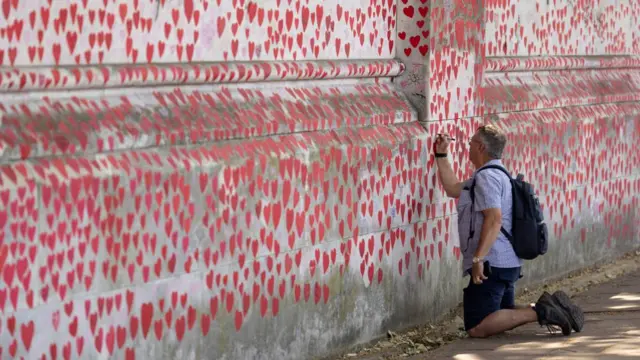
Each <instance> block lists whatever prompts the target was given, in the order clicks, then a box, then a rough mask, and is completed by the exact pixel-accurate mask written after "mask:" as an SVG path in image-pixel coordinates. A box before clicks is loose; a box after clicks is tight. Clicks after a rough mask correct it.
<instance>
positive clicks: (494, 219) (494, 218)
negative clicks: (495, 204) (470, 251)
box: [474, 208, 502, 258]
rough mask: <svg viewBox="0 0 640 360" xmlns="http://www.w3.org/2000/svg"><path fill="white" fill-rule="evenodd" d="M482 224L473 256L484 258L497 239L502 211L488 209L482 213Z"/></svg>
mask: <svg viewBox="0 0 640 360" xmlns="http://www.w3.org/2000/svg"><path fill="white" fill-rule="evenodd" d="M482 214H483V215H484V222H483V223H482V231H481V232H480V242H479V243H478V248H477V249H476V252H475V254H474V256H476V257H479V258H484V257H485V256H487V254H488V253H489V250H491V247H492V246H493V243H495V242H496V239H498V235H499V234H500V228H501V227H502V210H500V209H496V208H490V209H486V210H483V211H482Z"/></svg>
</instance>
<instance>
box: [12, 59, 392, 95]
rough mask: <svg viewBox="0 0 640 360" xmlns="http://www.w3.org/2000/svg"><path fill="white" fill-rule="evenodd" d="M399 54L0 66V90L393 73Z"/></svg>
mask: <svg viewBox="0 0 640 360" xmlns="http://www.w3.org/2000/svg"><path fill="white" fill-rule="evenodd" d="M403 70H404V65H403V64H402V63H401V62H400V61H398V60H392V59H390V60H336V61H274V62H224V63H194V64H141V65H112V66H109V65H91V66H62V67H57V66H55V67H54V66H40V67H16V68H0V92H18V91H53V90H80V89H90V88H120V87H134V86H138V87H150V86H151V87H153V86H167V85H197V84H229V83H247V82H260V81H293V80H328V79H347V78H375V77H393V76H397V75H399V74H401V73H402V71H403Z"/></svg>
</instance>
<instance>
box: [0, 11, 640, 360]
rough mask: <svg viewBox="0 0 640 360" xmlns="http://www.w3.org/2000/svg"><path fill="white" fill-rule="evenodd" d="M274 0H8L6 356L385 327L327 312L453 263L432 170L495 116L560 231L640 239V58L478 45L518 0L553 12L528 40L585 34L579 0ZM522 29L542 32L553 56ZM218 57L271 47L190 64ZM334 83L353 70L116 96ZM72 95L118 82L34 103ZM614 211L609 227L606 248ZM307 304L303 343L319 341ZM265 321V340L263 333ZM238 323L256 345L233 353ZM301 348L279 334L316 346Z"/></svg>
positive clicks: (3, 131)
mask: <svg viewBox="0 0 640 360" xmlns="http://www.w3.org/2000/svg"><path fill="white" fill-rule="evenodd" d="M258 3H259V2H257V1H254V2H251V1H242V0H210V1H193V2H190V1H170V0H166V1H155V0H154V1H147V0H137V1H133V0H132V1H94V0H79V1H70V2H68V4H63V3H62V2H54V1H39V2H38V1H28V2H27V1H25V0H7V1H0V5H1V7H2V8H1V15H0V16H1V17H2V19H4V20H3V21H4V22H3V23H0V54H3V55H1V56H0V57H2V64H4V65H5V66H7V65H14V66H16V68H14V69H11V70H10V71H9V70H7V71H3V73H2V74H0V75H1V77H2V80H0V82H1V83H2V84H4V86H3V89H4V90H11V91H16V90H23V91H25V92H17V91H16V94H14V95H11V96H10V95H8V94H6V93H5V94H2V95H1V96H2V98H0V100H1V101H0V106H1V107H2V108H1V110H2V111H3V117H2V119H1V123H0V154H1V156H0V239H2V242H1V243H0V267H1V268H2V274H1V275H0V276H1V280H2V282H1V284H2V286H0V357H2V358H4V357H9V358H25V359H30V358H38V359H40V358H43V359H57V358H63V359H70V358H95V357H98V356H102V357H111V358H124V359H135V358H138V359H143V358H144V359H147V358H154V359H155V358H160V357H162V356H167V355H166V354H171V356H172V357H173V358H176V357H181V356H195V357H196V358H204V357H207V356H208V355H209V356H210V354H221V353H228V354H232V355H235V357H236V358H246V357H250V356H248V355H247V354H254V353H255V352H254V351H256V349H255V347H256V346H264V348H263V349H261V350H262V351H265V352H270V354H276V353H278V352H277V350H273V349H272V347H275V346H276V345H273V344H275V343H276V342H277V341H278V340H279V339H276V338H275V335H273V334H275V333H278V331H271V330H270V329H271V328H265V329H266V330H265V329H263V328H260V326H263V325H264V324H269V321H271V320H274V319H291V318H294V317H285V316H283V314H287V315H290V314H292V313H295V312H296V311H300V312H310V311H318V312H319V313H322V316H324V317H318V318H317V319H320V320H321V321H318V322H319V323H321V326H323V330H325V331H324V333H331V332H334V331H335V332H336V333H339V331H340V329H344V328H356V329H357V331H363V330H362V328H375V327H376V326H378V325H379V326H380V328H382V321H380V323H376V322H375V321H378V320H374V319H373V318H372V317H362V318H360V319H358V321H357V322H356V321H354V323H349V322H348V320H344V319H345V317H340V316H335V317H331V319H328V317H330V316H331V314H333V313H331V311H330V310H331V305H332V304H338V306H337V307H340V308H341V309H342V310H341V311H349V310H350V309H347V306H346V305H345V303H346V301H347V300H345V299H346V298H349V297H355V296H357V294H358V293H357V292H358V291H362V294H364V295H363V297H362V298H364V296H366V294H368V293H367V292H366V291H375V290H380V291H383V292H385V293H387V294H388V293H394V295H398V294H397V292H398V291H402V290H399V289H404V288H406V293H400V294H399V297H409V296H408V294H412V292H413V294H415V291H416V290H415V289H419V290H425V291H424V293H425V294H426V295H425V296H430V295H429V294H430V292H429V290H432V289H434V288H437V287H438V286H440V285H439V284H440V282H439V281H438V280H439V279H438V276H439V274H441V271H443V270H442V269H454V268H455V269H457V268H458V265H459V263H458V261H459V259H460V256H461V254H460V249H459V247H458V246H457V244H458V242H457V239H455V238H454V237H453V236H452V235H450V234H456V229H455V226H457V225H456V223H457V221H456V218H455V217H456V214H455V202H454V201H452V200H449V199H446V198H445V197H444V194H443V192H442V189H441V188H440V186H439V184H438V181H437V177H436V174H435V171H434V166H433V165H434V159H433V157H432V156H431V147H432V136H431V134H435V133H439V132H449V133H452V134H454V136H455V137H456V138H457V139H458V141H456V142H455V144H454V145H453V147H452V148H453V151H452V157H453V160H454V170H455V172H456V174H457V175H458V177H459V178H466V177H468V176H469V175H470V174H471V169H470V168H469V166H468V165H469V164H468V162H467V161H466V157H467V156H468V149H467V146H466V139H468V138H469V137H470V136H471V134H472V133H473V132H474V129H475V128H476V127H477V126H478V125H480V124H482V123H484V122H487V121H492V122H495V123H496V124H498V125H499V126H501V127H503V128H505V129H506V130H507V132H508V134H509V142H510V144H514V145H511V146H510V147H508V149H507V155H506V156H505V157H506V163H507V165H508V166H509V168H511V169H514V171H519V172H523V173H524V174H525V175H526V176H527V178H528V179H531V180H532V181H533V182H534V183H535V184H536V188H537V189H538V190H539V191H540V194H541V198H543V199H544V204H545V212H546V217H547V219H548V220H549V223H550V229H551V232H552V234H553V235H554V241H555V242H556V243H558V242H565V243H568V242H571V241H574V242H576V243H580V244H586V243H587V242H588V241H591V242H597V245H598V246H600V243H602V242H603V243H604V244H605V245H604V246H603V247H606V246H609V247H610V246H613V245H614V244H615V242H618V241H620V242H622V241H625V240H626V239H637V238H638V237H639V236H640V234H638V231H639V230H638V228H637V226H636V227H634V224H637V223H638V222H639V220H638V214H637V213H634V209H637V208H638V206H640V196H638V194H639V193H640V178H639V177H638V173H637V169H638V165H639V164H640V155H639V154H640V148H638V146H639V145H638V142H637V141H634V140H635V138H634V133H633V131H629V129H639V128H640V116H638V114H639V113H640V109H639V108H638V106H637V105H636V104H635V102H637V100H638V99H637V94H638V91H637V86H636V85H638V84H639V83H638V81H637V76H636V75H634V74H633V73H632V72H631V70H628V68H633V67H637V66H638V64H637V60H634V59H629V58H624V59H623V58H612V57H610V58H606V59H605V58H603V59H590V58H582V57H574V58H565V57H546V58H539V59H537V60H535V61H534V60H531V59H517V60H513V59H508V58H486V57H485V55H490V54H489V53H490V52H492V51H493V54H494V55H495V54H496V53H495V51H497V50H495V49H497V47H496V45H495V44H497V43H498V42H491V39H490V36H487V35H486V34H485V27H486V28H487V29H489V28H490V27H493V28H497V29H504V30H499V31H498V33H499V36H508V37H509V39H510V37H511V33H512V30H511V29H512V25H509V24H508V23H505V22H506V21H512V19H515V18H517V16H515V15H514V14H521V15H522V14H525V13H527V14H528V13H530V12H529V11H527V9H528V8H527V6H537V7H539V8H540V9H541V10H540V11H541V13H543V14H545V15H544V16H541V17H540V18H539V19H538V20H536V21H534V22H532V24H539V25H535V26H536V27H534V28H532V29H533V30H529V28H523V30H521V31H520V32H521V34H519V35H518V34H517V31H516V32H515V35H513V36H516V35H517V36H521V38H520V39H521V43H522V44H524V34H527V36H530V35H531V34H532V33H529V32H530V31H533V32H536V31H537V30H538V27H540V26H544V27H545V29H546V27H550V28H551V29H553V28H556V27H558V26H559V27H560V28H562V24H565V28H567V27H568V26H569V27H572V28H575V29H577V30H574V32H573V33H572V35H564V34H569V33H561V32H555V33H553V34H551V35H549V34H550V33H547V32H545V33H544V35H545V36H546V37H547V38H551V39H550V40H549V47H550V48H549V52H552V49H553V45H554V44H555V43H558V44H560V43H563V44H564V41H569V43H570V42H571V41H573V40H572V39H573V38H574V37H575V36H576V35H575V34H576V33H578V32H579V31H580V29H583V30H582V31H583V32H584V31H585V30H584V29H591V28H589V27H588V26H587V27H582V28H581V27H580V26H582V25H580V26H578V25H575V26H574V25H572V23H571V20H570V19H569V18H568V15H566V14H568V13H570V10H571V9H574V8H576V7H580V6H583V5H582V4H577V5H576V4H574V2H572V1H558V3H560V4H559V5H554V6H556V7H554V8H550V7H547V5H544V4H543V3H546V2H544V1H535V2H531V4H533V5H527V4H528V3H526V2H524V1H511V2H508V1H485V2H480V1H477V2H476V1H474V2H461V1H440V0H433V1H431V0H398V1H397V2H396V1H389V0H384V1H377V0H367V1H353V2H349V4H346V3H345V2H339V1H314V0H302V1H293V0H292V1H289V0H273V1H267V2H264V3H262V2H260V4H261V5H260V6H258V5H257V4H258ZM482 3H484V4H485V7H484V8H482V7H480V5H479V4H482ZM582 3H584V2H582ZM601 3H602V6H600V7H599V9H609V8H610V6H609V5H607V4H608V3H606V2H604V1H602V2H601ZM605 3H606V4H605ZM396 7H397V10H396ZM563 9H566V10H563ZM576 9H577V8H576ZM580 9H581V8H580ZM543 10H544V11H543ZM596 10H597V9H596ZM596 10H591V12H592V13H597V11H596ZM571 11H573V10H571ZM576 11H578V10H576ZM580 11H583V12H584V11H585V10H580ZM594 11H595V12H594ZM636 11H637V9H635V8H634V7H630V6H628V5H625V4H622V5H620V6H619V7H618V8H616V9H614V10H613V11H612V12H611V14H612V15H610V16H611V17H610V18H607V19H610V20H606V19H605V21H603V22H602V24H604V25H602V28H600V29H601V30H602V31H603V34H605V35H603V36H605V37H607V39H609V40H607V41H610V42H608V43H606V45H602V48H598V47H597V46H596V45H593V44H592V45H585V46H586V47H585V49H586V48H587V47H589V49H592V48H593V49H594V50H593V51H595V52H598V51H605V52H615V51H616V50H617V49H620V47H618V45H616V44H618V43H619V41H620V40H619V39H620V37H616V38H612V37H609V36H608V35H606V34H609V33H610V32H612V31H613V30H612V28H611V27H610V25H608V24H609V23H610V22H611V21H618V22H619V21H620V19H622V18H624V19H630V18H631V15H632V14H634V12H636ZM604 13H605V14H608V13H609V12H604ZM451 14H458V15H457V16H450V15H451ZM546 14H548V15H546ZM585 14H586V13H585ZM307 16H308V17H307ZM584 16H586V15H584ZM606 16H609V15H606ZM319 19H321V20H322V21H319ZM548 19H549V20H548ZM554 19H555V20H557V19H566V21H564V20H563V22H562V23H558V21H556V22H555V23H554V22H553V20H554ZM396 21H397V24H396ZM518 21H521V22H522V21H523V18H522V16H520V20H518ZM549 21H550V22H549ZM625 21H626V20H625ZM630 21H636V20H633V19H632V20H630ZM543 22H544V24H543ZM566 24H569V25H566ZM523 26H524V25H523ZM527 26H529V25H527ZM531 26H533V25H531ZM396 28H397V38H396ZM579 28H580V29H579ZM514 29H515V28H514ZM518 29H520V28H518ZM540 29H542V28H540ZM594 29H595V28H594ZM514 31H515V30H514ZM625 31H626V30H625ZM625 31H622V32H624V33H625V34H623V35H624V36H623V37H624V39H625V40H624V48H625V49H627V50H625V51H628V49H634V50H633V51H636V50H635V49H637V45H635V44H637V38H636V35H635V34H633V33H632V32H625ZM196 34H197V35H196ZM554 36H556V37H557V38H553V37H554ZM621 36H622V35H621ZM565 37H568V39H569V40H564V39H565ZM196 38H197V39H196ZM299 39H301V40H299ZM531 39H534V37H531V38H530V39H529V37H527V41H528V42H527V43H526V44H527V45H526V46H525V47H526V48H529V47H530V45H528V44H529V42H530V41H535V44H536V46H535V47H534V48H532V49H533V50H536V51H538V50H539V51H543V50H540V49H544V51H547V46H546V45H545V46H542V45H540V43H539V42H538V40H531ZM536 39H537V38H536ZM32 40H33V41H32ZM299 42H301V43H302V45H300V44H299ZM161 43H162V44H164V45H162V46H161ZM252 44H253V45H252ZM267 44H268V46H267ZM594 44H595V43H594ZM629 44H632V45H629ZM207 46H211V47H212V48H213V49H214V50H216V51H211V48H207ZM598 46H600V45H598ZM161 48H162V50H161ZM267 48H268V49H267ZM396 48H397V52H398V54H397V55H398V56H399V57H401V58H402V60H403V61H405V62H406V64H407V72H406V73H404V74H403V75H402V77H401V78H399V79H395V80H394V84H399V88H400V89H402V91H404V92H406V93H407V94H408V95H409V96H410V97H411V96H414V99H412V101H413V100H415V97H417V98H421V99H422V100H420V101H421V102H417V103H416V102H414V103H413V104H414V105H416V104H419V106H420V107H419V108H418V111H420V112H421V113H422V114H428V117H426V118H424V117H423V119H428V120H432V121H429V122H428V123H426V125H425V126H424V127H423V126H422V125H418V124H416V123H415V120H416V119H417V115H416V109H414V108H412V107H411V106H410V105H409V104H408V103H407V101H405V100H404V98H403V97H402V95H401V94H399V93H398V91H396V90H395V89H394V88H393V87H392V86H391V84H390V83H389V82H388V81H386V80H384V79H380V78H378V77H385V76H389V75H394V74H397V73H399V72H400V71H401V69H402V66H401V65H399V64H398V63H397V62H394V61H390V60H389V61H384V59H380V58H391V57H393V56H394V54H395V53H396ZM276 49H277V50H276ZM304 49H306V53H305V50H304ZM316 49H317V50H316ZM491 49H494V50H491ZM567 49H568V47H567ZM598 49H601V50H598ZM509 51H510V50H509ZM514 51H515V50H514ZM521 51H522V50H521V47H519V48H518V49H517V53H518V54H519V53H520V52H521ZM585 51H586V50H585ZM589 51H591V50H589ZM635 53H637V51H636V52H635ZM317 58H318V59H343V60H349V59H357V58H374V59H376V60H375V61H369V62H367V61H360V60H359V61H354V62H351V63H349V62H341V63H340V62H337V61H336V62H332V61H329V62H326V63H317V62H313V61H312V60H314V59H317ZM283 59H284V60H288V61H286V62H285V61H280V60H283ZM224 60H229V61H231V60H239V61H240V60H242V61H245V60H270V61H271V60H278V62H273V63H269V64H267V65H265V66H263V64H260V63H247V64H241V63H239V62H238V63H234V64H231V63H222V64H205V65H201V64H196V65H192V64H187V63H188V62H189V61H192V62H196V61H224ZM293 60H297V61H293ZM301 60H305V62H302V61H301ZM101 62H102V63H105V64H107V63H108V64H121V65H122V66H121V67H120V66H115V65H114V66H109V65H104V66H101V65H100V63H101ZM147 62H153V63H162V64H158V65H145V63H147ZM177 62H181V63H182V64H169V63H177ZM132 63H137V64H133V65H132ZM55 64H61V65H65V67H63V68H53V67H50V66H52V65H55ZM86 64H91V66H86V67H85V66H80V65H86ZM125 64H128V65H127V66H125ZM26 65H39V66H41V67H42V70H38V72H36V71H32V70H31V69H30V68H27V67H25V66H26ZM47 66H49V67H47ZM625 68H627V69H626V70H625ZM508 70H518V71H519V72H520V74H518V73H510V72H508ZM555 70H561V71H559V72H557V73H554V74H551V75H550V74H547V73H545V72H548V71H555ZM531 73H535V76H530V74H531ZM32 74H34V75H32ZM250 74H251V75H250ZM344 74H347V75H344ZM342 76H344V77H351V78H354V77H373V78H376V79H375V80H372V79H359V80H354V79H349V80H345V79H340V80H336V79H339V78H340V77H342ZM325 78H331V79H333V80H334V81H336V82H334V83H329V84H323V85H319V84H318V83H314V84H305V85H301V84H299V83H298V84H296V83H291V82H288V83H276V85H273V84H269V85H264V84H259V85H253V86H245V85H239V86H235V85H230V84H225V85H223V86H217V87H211V86H208V87H207V86H190V87H186V86H185V87H177V88H173V89H167V88H166V87H165V88H159V89H143V88H135V87H134V88H133V89H125V90H122V89H117V87H118V86H124V85H126V86H140V85H163V84H165V85H170V86H176V85H180V84H187V83H188V84H206V83H210V82H216V83H230V82H247V81H249V80H258V79H259V80H270V81H273V80H296V79H303V80H320V79H325ZM232 79H233V80H232ZM572 81H577V82H579V84H580V86H579V87H578V86H575V84H573V86H572V85H571V84H568V83H570V82H572ZM74 87H75V88H76V89H77V88H90V87H97V88H101V87H107V88H116V89H111V90H109V91H104V92H100V91H96V92H88V91H87V92H83V93H79V92H74V93H71V95H65V94H60V93H57V94H56V93H50V94H47V96H45V97H43V98H42V99H38V100H37V101H36V100H29V96H33V97H35V95H32V94H30V93H29V92H28V91H38V90H49V89H69V88H74ZM603 89H607V90H606V91H604V90H603ZM567 105H581V106H567ZM486 114H496V115H495V116H492V117H490V118H487V117H485V116H484V115H486ZM436 120H437V121H436ZM621 134H622V135H621ZM515 144H519V145H521V147H518V146H515ZM580 212H583V213H597V216H596V217H594V218H593V219H596V221H601V222H602V223H594V222H593V219H591V220H592V222H589V219H581V218H580V217H578V216H576V214H577V213H580ZM600 228H606V234H605V235H606V236H607V239H606V240H600V239H598V240H595V239H592V237H594V236H595V235H592V234H597V236H600V235H602V234H603V233H602V232H601V231H600ZM448 274H449V273H448ZM450 274H455V275H458V273H457V272H455V271H452V272H451V273H450ZM353 279H355V280H353ZM354 284H355V285H356V286H354V287H353V288H345V287H346V286H348V285H351V286H353V285H354ZM404 284H411V286H404ZM354 293H355V294H356V295H354ZM405 295H407V296H405ZM447 296H448V295H447ZM362 298H358V299H360V300H361V299H362ZM360 302H361V303H364V304H365V306H370V304H368V303H367V301H360ZM371 306H372V305H371ZM420 306H422V307H428V306H430V303H429V302H425V303H424V304H421V305H420ZM318 309H320V310H318ZM369 309H370V308H369V307H367V310H369ZM416 310H420V309H416ZM393 311H400V310H398V309H389V312H393ZM381 316H382V315H381ZM336 319H339V320H340V321H336ZM363 319H364V320H363ZM376 319H377V318H376ZM383 320H387V319H383ZM300 321H301V322H300V323H296V324H293V325H292V326H294V327H296V329H297V330H298V332H297V333H296V334H297V336H296V337H297V338H298V339H302V340H296V339H294V340H292V341H299V342H300V343H298V344H301V343H302V342H304V339H305V336H309V334H311V333H312V332H313V331H309V332H305V330H304V329H302V326H300V325H301V324H302V321H304V320H300ZM278 325H279V326H283V324H278ZM363 325H365V326H363ZM264 326H268V325H264ZM256 328H257V329H260V330H259V331H261V338H264V339H266V341H268V344H266V345H264V344H259V345H256V342H255V337H254V336H251V334H252V333H251V332H250V331H251V329H256ZM280 330H281V328H280ZM313 336H314V341H315V342H317V343H321V344H323V345H326V344H328V343H329V342H328V341H326V339H325V338H323V337H317V334H315V333H314V334H313ZM350 336H353V334H350ZM230 338H231V339H233V340H234V342H235V343H236V344H241V346H243V347H244V349H242V350H238V349H231V348H230V347H225V346H224V345H221V344H223V343H224V341H223V340H220V339H227V340H228V339H230ZM215 340H220V341H215ZM323 341H325V342H324V343H323ZM308 343H310V342H307V343H304V345H305V347H296V346H293V345H291V344H286V345H285V347H286V346H288V347H289V348H290V349H292V352H291V353H290V356H291V357H293V358H302V357H304V356H306V355H307V354H302V353H300V351H304V350H300V348H306V346H308ZM321 346H322V345H321ZM296 349H297V350H296ZM234 351H237V352H234ZM242 351H244V352H242ZM230 357H233V356H230ZM274 357H275V356H274Z"/></svg>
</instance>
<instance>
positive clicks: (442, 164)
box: [436, 158, 462, 198]
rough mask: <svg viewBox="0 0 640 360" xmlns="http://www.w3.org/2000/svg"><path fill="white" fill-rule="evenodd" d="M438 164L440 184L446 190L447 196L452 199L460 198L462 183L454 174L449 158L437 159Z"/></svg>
mask: <svg viewBox="0 0 640 360" xmlns="http://www.w3.org/2000/svg"><path fill="white" fill-rule="evenodd" d="M436 164H438V177H440V183H441V184H442V187H443V188H444V192H445V193H447V196H449V197H452V198H458V197H460V193H461V192H462V183H461V182H460V181H459V180H458V178H457V177H456V174H454V173H453V168H452V167H451V164H450V163H449V159H447V158H436Z"/></svg>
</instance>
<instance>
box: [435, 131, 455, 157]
mask: <svg viewBox="0 0 640 360" xmlns="http://www.w3.org/2000/svg"><path fill="white" fill-rule="evenodd" d="M452 141H453V138H452V137H451V136H449V135H447V134H438V137H437V138H436V142H435V143H434V146H433V150H434V151H435V152H436V153H438V154H447V153H448V152H449V144H451V142H452Z"/></svg>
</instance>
